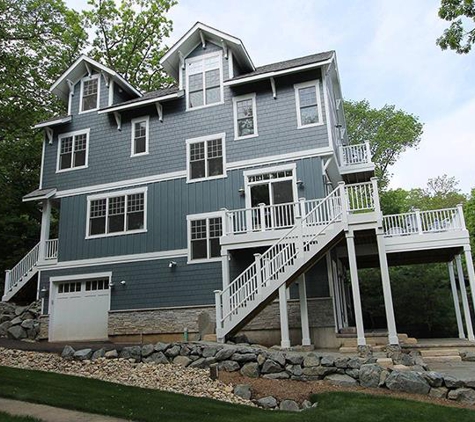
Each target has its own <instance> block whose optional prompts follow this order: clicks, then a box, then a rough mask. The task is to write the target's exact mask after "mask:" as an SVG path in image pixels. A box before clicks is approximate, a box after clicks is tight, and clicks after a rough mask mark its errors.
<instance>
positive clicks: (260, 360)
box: [257, 353, 267, 366]
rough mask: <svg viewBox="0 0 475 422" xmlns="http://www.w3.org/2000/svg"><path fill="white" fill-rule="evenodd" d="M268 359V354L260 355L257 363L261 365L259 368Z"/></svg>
mask: <svg viewBox="0 0 475 422" xmlns="http://www.w3.org/2000/svg"><path fill="white" fill-rule="evenodd" d="M266 359H267V354H264V353H260V354H258V355H257V363H258V364H259V366H262V365H264V362H265V361H266Z"/></svg>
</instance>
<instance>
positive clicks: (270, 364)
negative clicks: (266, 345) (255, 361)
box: [261, 359, 282, 374]
mask: <svg viewBox="0 0 475 422" xmlns="http://www.w3.org/2000/svg"><path fill="white" fill-rule="evenodd" d="M261 372H262V373H263V374H275V373H276V372H282V366H280V365H279V364H278V363H277V362H274V361H273V360H270V359H267V360H266V361H265V362H264V365H262V369H261Z"/></svg>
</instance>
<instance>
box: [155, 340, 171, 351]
mask: <svg viewBox="0 0 475 422" xmlns="http://www.w3.org/2000/svg"><path fill="white" fill-rule="evenodd" d="M169 347H170V344H169V343H162V342H161V341H159V342H158V343H157V344H156V345H155V351H156V352H164V351H165V350H167V349H168V348H169Z"/></svg>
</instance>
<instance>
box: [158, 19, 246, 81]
mask: <svg viewBox="0 0 475 422" xmlns="http://www.w3.org/2000/svg"><path fill="white" fill-rule="evenodd" d="M202 37H204V39H205V41H206V40H207V41H213V42H214V43H216V44H217V45H223V43H224V44H225V45H226V47H227V48H230V49H231V50H232V52H233V58H234V59H235V60H236V61H237V62H238V63H239V65H240V66H241V68H242V69H243V70H245V71H251V72H252V71H254V70H255V66H254V64H253V63H252V60H251V57H250V56H249V54H248V52H247V50H246V48H245V47H244V44H243V43H242V41H241V40H240V39H239V38H236V37H234V36H232V35H229V34H227V33H225V32H222V31H219V30H218V29H215V28H212V27H211V26H208V25H205V24H204V23H201V22H196V23H195V24H194V25H193V27H192V28H191V29H190V30H189V31H188V32H187V33H186V34H185V35H183V36H182V37H181V38H180V39H179V40H178V41H177V42H176V43H175V44H174V45H173V46H172V47H171V48H170V49H169V50H168V51H167V53H166V54H165V55H164V56H163V57H162V58H161V60H160V64H161V65H162V66H163V68H164V69H165V71H166V72H167V73H168V74H169V75H170V76H172V77H173V78H175V79H176V80H178V75H179V69H180V54H181V55H182V56H183V57H186V56H188V55H189V54H190V53H191V52H192V51H193V50H194V49H195V48H196V46H197V45H198V44H200V43H201V42H202Z"/></svg>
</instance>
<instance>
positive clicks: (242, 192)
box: [238, 188, 246, 195]
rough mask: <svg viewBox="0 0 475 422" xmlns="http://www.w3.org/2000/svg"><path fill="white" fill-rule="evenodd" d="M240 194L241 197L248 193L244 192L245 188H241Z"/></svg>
mask: <svg viewBox="0 0 475 422" xmlns="http://www.w3.org/2000/svg"><path fill="white" fill-rule="evenodd" d="M238 192H239V193H240V194H241V195H244V194H245V193H246V191H245V190H244V188H239V190H238Z"/></svg>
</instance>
